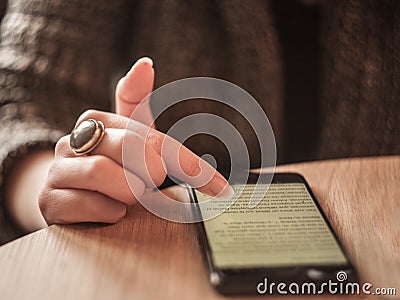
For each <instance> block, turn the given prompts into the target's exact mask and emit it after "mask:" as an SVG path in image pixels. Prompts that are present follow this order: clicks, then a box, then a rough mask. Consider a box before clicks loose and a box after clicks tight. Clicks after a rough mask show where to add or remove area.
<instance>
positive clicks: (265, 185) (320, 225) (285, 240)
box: [189, 173, 357, 295]
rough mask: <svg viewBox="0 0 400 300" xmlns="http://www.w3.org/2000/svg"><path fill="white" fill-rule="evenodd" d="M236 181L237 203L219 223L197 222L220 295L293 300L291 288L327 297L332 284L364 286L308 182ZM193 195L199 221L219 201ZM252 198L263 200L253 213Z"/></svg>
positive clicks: (286, 178) (280, 178)
mask: <svg viewBox="0 0 400 300" xmlns="http://www.w3.org/2000/svg"><path fill="white" fill-rule="evenodd" d="M271 177H272V181H271ZM229 181H230V184H231V186H232V187H233V189H234V191H235V196H234V198H235V197H236V200H235V201H234V202H233V204H231V206H229V207H228V208H227V209H226V210H225V211H224V212H223V213H221V214H220V215H218V216H217V217H214V218H211V219H209V220H205V221H202V222H199V223H198V235H199V241H200V246H201V248H202V252H203V254H204V258H205V262H206V264H207V266H208V270H209V278H210V282H211V284H212V285H213V286H214V287H215V289H216V290H217V291H218V292H220V293H221V294H224V295H256V294H287V293H292V292H293V291H288V288H289V286H290V285H291V286H290V287H292V288H293V286H294V285H297V286H294V287H295V289H297V290H299V293H301V292H300V288H302V287H303V285H304V284H306V285H307V288H308V289H311V288H312V289H313V290H314V291H309V292H311V293H313V292H314V293H316V294H323V293H328V292H329V290H328V283H329V281H331V282H336V283H340V282H341V281H343V280H346V282H357V274H356V272H355V269H354V268H353V266H352V264H351V262H350V260H349V258H348V256H347V255H346V253H345V251H344V249H343V247H342V246H341V244H340V241H339V239H338V238H337V236H336V234H335V231H334V230H333V228H332V226H331V224H330V223H329V221H328V219H327V218H326V216H325V215H324V213H323V211H322V209H321V207H320V205H319V204H318V201H317V199H316V198H315V196H314V195H313V193H312V191H311V189H310V187H309V185H308V184H307V182H306V180H305V179H304V177H303V176H301V175H300V174H295V173H275V174H273V175H272V174H250V175H249V176H248V178H247V179H246V182H235V180H234V179H231V180H229ZM189 190H190V198H191V201H192V202H193V203H197V204H198V205H195V207H196V209H195V210H196V212H195V213H196V214H200V216H202V215H203V216H204V214H205V211H204V210H205V209H210V208H209V207H208V208H205V207H204V206H202V205H201V203H202V202H204V201H207V200H210V201H211V202H212V201H215V202H216V205H218V201H220V200H217V198H212V197H210V196H208V195H205V194H202V193H201V192H199V191H197V190H194V189H189ZM262 190H264V191H266V192H264V193H260V191H262ZM239 193H240V194H239ZM250 196H252V197H259V199H257V201H256V202H258V204H257V205H256V206H255V207H253V208H251V207H249V198H250ZM253 200H254V199H253ZM339 276H340V277H339ZM313 285H314V286H313ZM285 288H286V290H285Z"/></svg>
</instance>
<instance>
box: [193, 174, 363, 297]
mask: <svg viewBox="0 0 400 300" xmlns="http://www.w3.org/2000/svg"><path fill="white" fill-rule="evenodd" d="M271 176H272V174H263V173H261V174H257V173H250V174H249V177H248V180H247V183H256V182H257V180H258V179H259V178H261V179H262V177H265V178H266V180H270V178H271ZM234 182H235V180H234V179H231V180H230V183H234ZM275 183H303V184H304V185H305V187H306V188H307V191H308V192H309V194H310V195H311V198H312V199H313V201H314V203H315V204H316V206H317V208H318V211H319V212H320V214H321V215H322V217H323V219H324V220H325V223H326V224H327V226H328V228H329V230H330V231H331V233H332V235H333V237H334V238H335V240H336V241H337V243H338V245H339V247H340V249H341V251H342V252H343V254H344V256H345V258H346V260H347V262H348V263H347V264H345V265H337V264H332V265H293V266H274V267H265V266H263V267H260V268H255V267H244V268H218V267H217V266H216V265H215V263H214V260H213V255H212V251H211V247H210V244H209V241H208V237H207V232H206V229H205V227H204V222H198V230H197V232H198V237H199V244H200V248H201V249H202V250H203V251H202V253H203V257H204V259H205V261H206V264H207V267H208V269H209V275H210V282H211V284H212V285H213V286H214V288H215V289H216V290H217V291H218V292H220V293H222V294H224V295H239V294H257V290H256V286H255V285H256V284H257V283H258V282H259V281H260V280H261V279H262V278H264V277H266V275H268V278H273V281H274V282H286V283H291V282H297V283H299V284H301V283H303V282H304V283H305V282H314V283H316V284H318V283H322V282H325V281H326V280H328V277H329V279H332V280H333V281H334V280H335V279H336V277H335V276H336V273H337V272H338V271H345V272H346V273H347V274H348V282H356V281H357V274H356V271H355V269H354V267H353V265H352V263H351V260H350V258H349V257H348V255H347V253H346V251H345V249H344V248H343V244H342V243H341V241H340V239H339V238H338V236H337V234H336V232H335V230H334V229H333V227H332V224H331V223H330V221H329V220H328V218H327V217H326V215H325V213H324V211H323V210H322V208H321V206H320V204H319V202H318V200H317V198H316V197H315V195H314V193H313V192H312V190H311V188H310V186H309V185H308V183H307V181H306V180H305V178H304V177H303V176H302V175H300V174H298V173H275V174H273V177H272V182H271V184H275ZM189 194H190V200H191V201H192V202H193V203H198V202H197V198H196V194H195V192H194V190H193V189H190V193H189ZM196 207H197V209H196V210H195V213H197V214H200V216H201V211H200V209H199V207H198V206H196ZM309 270H317V271H320V272H323V273H324V274H326V275H325V276H323V277H322V278H320V279H312V278H310V277H309V276H307V275H306V274H307V272H308V271H309ZM293 280H295V281H293ZM254 281H255V282H254Z"/></svg>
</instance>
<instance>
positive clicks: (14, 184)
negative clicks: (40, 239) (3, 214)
mask: <svg viewBox="0 0 400 300" xmlns="http://www.w3.org/2000/svg"><path fill="white" fill-rule="evenodd" d="M53 156H54V152H53V151H51V150H41V151H37V152H34V153H32V154H29V155H27V156H26V157H24V158H23V159H22V160H21V161H20V162H18V163H17V164H16V166H15V168H14V169H13V171H12V172H11V173H10V175H9V178H8V180H7V185H6V186H5V199H4V201H5V202H4V205H5V208H6V209H7V212H8V215H9V216H10V218H11V219H12V221H13V222H14V223H15V224H16V225H18V226H19V227H20V228H21V229H22V230H23V231H25V232H31V231H34V230H38V229H41V228H43V227H46V226H47V224H46V222H45V220H44V218H43V216H42V214H41V213H40V210H39V206H38V196H39V192H40V190H41V188H42V187H43V185H44V183H45V180H46V177H47V173H48V168H49V165H50V163H51V161H52V159H53Z"/></svg>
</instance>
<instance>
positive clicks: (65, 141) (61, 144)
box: [55, 135, 69, 155]
mask: <svg viewBox="0 0 400 300" xmlns="http://www.w3.org/2000/svg"><path fill="white" fill-rule="evenodd" d="M68 145H69V135H65V136H63V137H61V138H60V139H59V140H58V141H57V143H56V147H55V153H56V155H60V154H62V153H64V152H66V149H68Z"/></svg>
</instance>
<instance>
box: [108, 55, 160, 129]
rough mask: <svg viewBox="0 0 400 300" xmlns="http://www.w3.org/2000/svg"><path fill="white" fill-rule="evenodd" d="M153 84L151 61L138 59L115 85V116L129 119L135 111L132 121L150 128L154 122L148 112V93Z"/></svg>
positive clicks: (145, 58) (144, 58) (149, 111)
mask: <svg viewBox="0 0 400 300" xmlns="http://www.w3.org/2000/svg"><path fill="white" fill-rule="evenodd" d="M153 84H154V69H153V61H152V60H151V59H150V58H148V57H143V58H140V59H139V60H138V61H137V62H136V63H135V64H134V65H133V67H132V68H131V69H130V71H129V72H128V73H127V74H126V75H125V76H124V77H122V78H121V79H120V80H119V82H118V84H117V88H116V91H115V107H116V111H117V114H119V115H122V116H125V117H128V118H130V117H131V115H132V113H133V112H134V111H135V110H136V109H137V111H135V114H134V116H133V117H134V119H135V120H136V121H138V122H141V123H143V124H146V125H148V126H152V124H153V122H154V120H153V115H152V113H151V110H150V93H151V92H152V90H153ZM139 104H140V105H139Z"/></svg>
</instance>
